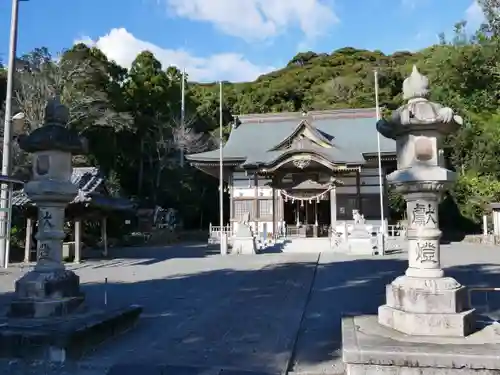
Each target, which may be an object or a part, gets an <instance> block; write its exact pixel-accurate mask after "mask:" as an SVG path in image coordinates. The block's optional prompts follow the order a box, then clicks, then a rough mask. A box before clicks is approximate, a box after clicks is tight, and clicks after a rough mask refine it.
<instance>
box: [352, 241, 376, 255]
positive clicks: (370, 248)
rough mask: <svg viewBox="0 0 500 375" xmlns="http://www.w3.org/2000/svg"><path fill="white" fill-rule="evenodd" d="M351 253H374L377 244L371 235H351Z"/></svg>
mask: <svg viewBox="0 0 500 375" xmlns="http://www.w3.org/2000/svg"><path fill="white" fill-rule="evenodd" d="M348 244H349V253H351V254H356V255H373V253H374V252H375V251H376V245H375V244H374V243H373V240H372V238H371V237H367V238H356V237H354V238H353V237H349V239H348Z"/></svg>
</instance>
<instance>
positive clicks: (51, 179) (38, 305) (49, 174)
mask: <svg viewBox="0 0 500 375" xmlns="http://www.w3.org/2000/svg"><path fill="white" fill-rule="evenodd" d="M68 117H69V113H68V109H67V108H66V107H65V106H64V105H62V104H61V103H60V101H59V98H57V97H56V98H54V99H52V100H50V101H49V103H48V104H47V106H46V108H45V121H44V124H43V126H42V127H40V128H38V129H36V130H35V131H33V132H32V133H31V134H29V135H24V136H20V137H19V145H20V147H21V148H22V149H23V150H25V151H27V152H30V153H32V157H33V178H32V180H31V181H30V182H28V183H27V184H25V185H24V191H25V193H26V194H27V195H28V196H29V198H30V199H31V200H32V201H33V202H34V203H35V204H36V206H37V208H38V233H37V240H38V249H37V250H38V251H37V254H38V259H37V263H36V266H35V267H34V269H33V270H31V271H30V272H28V273H26V274H25V275H24V276H23V277H21V278H20V279H19V280H18V281H16V286H15V289H16V291H15V296H14V298H13V300H12V302H11V305H10V310H9V313H8V317H7V319H6V320H2V322H1V323H2V324H0V357H22V358H28V359H37V360H39V359H41V360H49V361H54V362H64V361H66V360H67V359H70V358H71V359H77V358H80V357H81V355H82V354H83V353H85V351H86V350H87V349H89V347H92V346H93V345H95V344H98V343H100V342H102V341H103V340H105V339H107V338H109V337H112V336H115V335H118V334H120V333H122V332H124V331H126V330H128V329H129V328H130V327H132V326H133V325H134V324H135V322H136V321H137V319H138V317H139V315H140V314H141V312H142V307H141V306H138V305H129V306H125V307H113V308H109V307H108V306H107V305H105V306H104V307H102V306H95V307H92V306H87V305H84V304H83V302H84V293H83V292H82V291H80V279H79V277H78V276H77V275H76V274H75V273H74V272H73V271H71V270H68V269H66V267H65V266H64V263H63V261H62V241H63V239H64V230H63V228H64V220H65V218H64V211H65V208H66V206H67V205H68V203H70V202H71V201H73V200H74V199H75V197H76V196H77V194H78V193H79V190H78V187H77V186H75V185H74V184H73V183H72V182H71V174H72V166H71V156H72V155H74V154H81V153H83V152H85V151H86V148H87V147H86V141H85V139H83V138H81V137H79V136H78V134H77V133H76V132H75V131H74V130H71V129H68V128H67V127H66V125H67V123H68ZM0 177H1V176H0Z"/></svg>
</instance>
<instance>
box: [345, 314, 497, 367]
mask: <svg viewBox="0 0 500 375" xmlns="http://www.w3.org/2000/svg"><path fill="white" fill-rule="evenodd" d="M499 327H500V325H499V324H493V325H490V326H487V327H486V328H484V329H481V330H479V331H477V332H475V333H473V334H471V335H470V336H468V337H466V338H464V337H436V336H434V337H422V336H420V337H419V336H409V335H405V334H403V333H400V332H397V331H395V330H392V329H389V328H386V327H383V326H381V325H380V324H379V323H378V321H377V316H375V315H372V316H356V317H346V318H344V319H343V320H342V359H343V362H344V365H345V370H346V374H347V375H375V374H376V375H381V374H382V375H384V374H385V375H417V374H418V375H452V374H457V375H469V374H470V375H472V374H474V375H493V374H499V373H500V356H499V355H498V353H499V352H500V328H499Z"/></svg>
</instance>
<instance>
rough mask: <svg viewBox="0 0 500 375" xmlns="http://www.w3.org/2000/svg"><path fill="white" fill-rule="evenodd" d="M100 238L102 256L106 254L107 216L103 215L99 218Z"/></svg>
mask: <svg viewBox="0 0 500 375" xmlns="http://www.w3.org/2000/svg"><path fill="white" fill-rule="evenodd" d="M101 238H102V245H103V251H102V255H103V256H104V257H107V256H108V218H107V217H103V218H102V219H101Z"/></svg>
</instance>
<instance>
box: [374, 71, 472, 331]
mask: <svg viewBox="0 0 500 375" xmlns="http://www.w3.org/2000/svg"><path fill="white" fill-rule="evenodd" d="M428 94H429V84H428V80H427V78H426V77H425V76H423V75H421V74H420V73H419V71H418V70H417V68H416V67H415V66H414V67H413V72H412V73H411V75H410V76H409V77H408V78H407V79H406V80H405V81H404V83H403V96H404V99H405V100H407V103H406V104H404V105H403V106H401V107H400V108H399V109H397V110H396V111H395V112H394V113H393V115H392V117H391V118H390V119H389V120H380V121H379V122H378V123H377V130H378V131H379V132H380V133H381V134H382V135H383V136H384V137H387V138H390V139H394V140H395V141H396V152H397V164H398V169H397V170H396V171H395V172H393V173H391V174H390V175H388V176H387V180H388V183H389V184H390V185H392V186H393V187H394V188H395V190H396V191H398V192H400V193H402V194H403V196H404V198H405V200H406V209H407V217H408V222H409V225H408V263H409V264H408V269H407V270H406V273H405V275H404V276H400V277H398V278H396V279H395V280H394V281H393V282H392V283H391V284H389V285H388V286H387V289H386V304H385V305H383V306H380V307H379V311H378V321H379V323H380V324H381V325H383V326H387V327H390V328H393V329H395V330H397V331H400V332H403V333H406V334H409V335H419V336H455V337H460V336H465V335H468V334H469V333H470V332H471V330H472V329H473V323H474V322H473V310H471V309H469V307H468V306H467V292H466V289H465V287H463V286H462V285H460V284H459V283H458V282H457V281H456V280H455V279H453V278H451V277H446V276H445V275H444V272H443V270H442V269H441V262H440V245H439V244H440V237H441V231H440V230H439V225H438V204H439V201H440V199H441V197H442V194H443V192H444V191H445V190H446V189H447V188H448V187H449V185H450V184H451V183H452V182H453V181H455V178H456V176H455V173H454V172H452V171H450V170H448V169H446V168H445V166H444V157H443V154H442V140H443V138H444V136H446V135H447V134H449V133H451V132H454V131H456V130H457V129H458V128H459V126H460V125H462V123H463V121H462V119H461V117H459V116H457V115H455V114H454V112H453V110H452V109H450V108H445V107H443V106H441V105H440V104H437V103H434V102H431V101H429V100H428V99H427V98H428Z"/></svg>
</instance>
